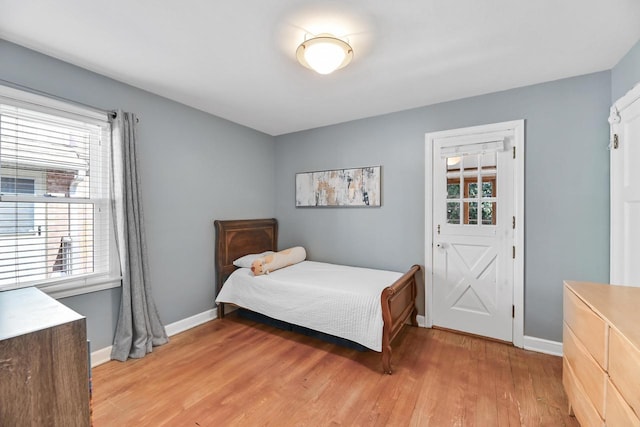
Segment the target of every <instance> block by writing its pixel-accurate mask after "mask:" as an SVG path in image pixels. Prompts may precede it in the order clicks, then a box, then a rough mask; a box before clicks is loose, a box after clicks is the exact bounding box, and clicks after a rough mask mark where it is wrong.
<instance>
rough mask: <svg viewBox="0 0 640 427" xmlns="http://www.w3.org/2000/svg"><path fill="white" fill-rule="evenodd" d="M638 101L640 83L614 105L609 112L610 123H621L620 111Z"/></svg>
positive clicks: (639, 97)
mask: <svg viewBox="0 0 640 427" xmlns="http://www.w3.org/2000/svg"><path fill="white" fill-rule="evenodd" d="M637 99H640V82H638V83H636V85H635V86H634V87H633V88H631V89H630V90H629V92H627V93H625V94H624V95H623V96H622V97H620V98H619V99H618V100H617V101H616V102H614V103H613V105H612V106H611V108H610V110H609V112H610V115H609V123H610V124H616V123H619V122H620V115H619V113H620V111H622V110H624V109H625V108H627V107H628V106H629V105H631V104H633V103H634V102H635V101H636V100H637Z"/></svg>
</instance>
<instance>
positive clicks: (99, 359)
mask: <svg viewBox="0 0 640 427" xmlns="http://www.w3.org/2000/svg"><path fill="white" fill-rule="evenodd" d="M112 348H113V346H112V345H110V346H109V347H105V348H101V349H100V350H96V351H92V352H91V367H92V368H95V367H96V366H98V365H102V364H103V363H107V362H108V361H110V360H111V349H112Z"/></svg>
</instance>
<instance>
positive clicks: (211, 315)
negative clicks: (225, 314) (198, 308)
mask: <svg viewBox="0 0 640 427" xmlns="http://www.w3.org/2000/svg"><path fill="white" fill-rule="evenodd" d="M216 317H218V309H217V308H212V309H211V310H207V311H203V312H202V313H198V314H196V315H194V316H191V317H187V318H186V319H182V320H178V321H177V322H173V323H169V324H168V325H166V326H165V327H164V330H165V331H167V335H169V336H170V337H171V336H173V335H176V334H179V333H180V332H184V331H186V330H188V329H191V328H195V327H196V326H199V325H202V324H203V323H207V322H209V321H211V320H213V319H215V318H216Z"/></svg>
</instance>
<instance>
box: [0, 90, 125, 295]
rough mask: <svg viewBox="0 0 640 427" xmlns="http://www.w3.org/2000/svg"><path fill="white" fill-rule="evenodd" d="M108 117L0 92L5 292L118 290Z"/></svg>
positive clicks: (1, 277)
mask: <svg viewBox="0 0 640 427" xmlns="http://www.w3.org/2000/svg"><path fill="white" fill-rule="evenodd" d="M110 131H111V127H110V124H109V122H108V117H107V115H106V113H100V112H96V111H94V110H90V109H88V108H86V109H85V108H80V107H77V106H75V105H72V104H67V103H64V102H61V101H58V100H54V99H49V98H46V97H43V96H40V95H35V94H32V93H28V92H24V91H19V90H16V89H13V88H7V87H4V86H0V290H4V289H13V288H19V287H24V286H33V285H36V286H38V287H41V288H42V289H43V290H45V291H47V292H49V293H51V294H54V296H58V297H60V296H68V295H73V294H77V293H83V292H87V291H93V290H97V289H104V288H106V287H112V286H115V285H118V284H119V282H118V279H119V278H118V274H117V271H118V269H117V260H116V252H115V250H114V248H115V245H114V238H113V230H112V226H111V211H110V202H109V200H110V188H109V185H110V175H109V174H110V167H109V159H110V144H111V135H110Z"/></svg>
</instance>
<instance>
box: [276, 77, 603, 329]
mask: <svg viewBox="0 0 640 427" xmlns="http://www.w3.org/2000/svg"><path fill="white" fill-rule="evenodd" d="M610 84H611V80H610V72H608V71H607V72H601V73H596V74H590V75H586V76H580V77H575V78H570V79H565V80H559V81H554V82H549V83H544V84H538V85H534V86H529V87H525V88H519V89H513V90H509V91H505V92H498V93H492V94H489V95H484V96H478V97H474V98H468V99H463V100H459V101H454V102H447V103H443V104H438V105H433V106H428V107H423V108H417V109H412V110H408V111H403V112H399V113H394V114H389V115H384V116H379V117H373V118H368V119H363V120H358V121H353V122H348V123H344V124H339V125H335V126H329V127H324V128H319V129H314V130H310V131H305V132H298V133H294V134H289V135H284V136H280V137H277V138H276V189H277V194H276V215H277V218H278V220H279V221H280V246H281V247H286V246H291V245H295V244H302V245H304V246H305V247H306V248H307V250H308V252H309V256H310V257H311V258H312V259H316V260H322V261H328V262H339V263H344V264H351V265H358V266H369V267H380V268H387V269H394V270H406V269H408V267H409V266H410V265H411V264H414V263H420V264H424V193H425V185H424V178H425V160H424V157H425V142H424V137H425V133H427V132H433V131H439V130H446V129H452V128H459V127H466V126H473V125H480V124H487V123H494V122H502V121H507V120H516V119H525V120H526V124H525V128H526V131H525V132H526V142H525V151H526V158H525V181H526V182H525V193H526V195H525V239H526V242H525V250H526V253H525V335H528V336H533V337H539V338H543V339H549V340H553V341H562V281H563V279H573V280H590V281H600V282H606V281H607V280H608V275H609V155H608V152H607V149H606V148H607V142H608V141H607V140H608V133H609V130H608V129H609V128H608V123H607V117H608V109H609V102H610V99H611V86H610ZM369 165H382V167H383V206H382V207H381V208H367V209H313V208H298V209H296V208H295V207H294V178H295V173H296V172H304V171H313V170H322V169H336V168H349V167H356V166H369ZM426 173H430V171H429V170H427V171H426ZM423 304H424V295H423V294H422V295H421V296H420V302H419V305H420V306H421V307H422V306H423ZM421 312H422V313H424V310H423V309H422V310H421Z"/></svg>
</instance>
